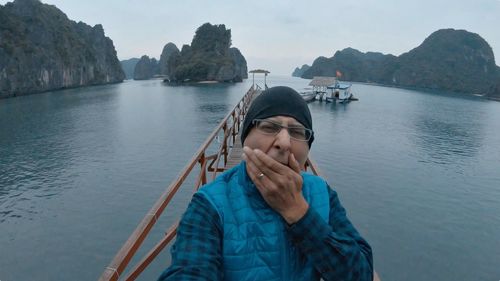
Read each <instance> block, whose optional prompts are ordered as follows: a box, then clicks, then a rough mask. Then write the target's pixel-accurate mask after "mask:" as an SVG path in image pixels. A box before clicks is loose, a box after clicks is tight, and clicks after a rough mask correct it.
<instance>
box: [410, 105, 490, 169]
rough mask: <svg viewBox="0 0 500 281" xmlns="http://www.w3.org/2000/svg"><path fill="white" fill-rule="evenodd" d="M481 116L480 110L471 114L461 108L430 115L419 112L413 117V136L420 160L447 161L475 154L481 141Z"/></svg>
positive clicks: (470, 156) (457, 161) (458, 160)
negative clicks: (419, 151) (419, 152)
mask: <svg viewBox="0 0 500 281" xmlns="http://www.w3.org/2000/svg"><path fill="white" fill-rule="evenodd" d="M436 115H438V116H436ZM483 117H484V116H483V113H482V112H481V111H480V110H476V111H474V115H472V114H468V112H467V111H464V110H463V109H461V108H456V109H454V111H453V110H444V111H443V112H441V113H439V112H436V113H434V114H432V115H431V114H428V113H427V114H421V113H419V114H418V116H417V117H416V118H414V119H413V123H414V124H413V125H414V130H415V133H414V134H413V139H414V143H415V145H416V146H417V147H419V148H420V149H421V151H422V152H423V153H422V154H421V155H420V156H421V157H423V159H420V161H421V162H432V163H436V164H451V163H459V162H460V161H462V160H463V159H464V158H472V157H475V156H476V155H477V153H478V151H479V149H480V148H481V145H482V142H483V137H484V125H483V124H482V122H481V120H483V119H484V118H483Z"/></svg>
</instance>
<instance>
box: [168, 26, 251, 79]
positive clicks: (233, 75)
mask: <svg viewBox="0 0 500 281" xmlns="http://www.w3.org/2000/svg"><path fill="white" fill-rule="evenodd" d="M230 46H231V30H230V29H226V27H225V26H224V25H223V24H221V25H211V24H210V23H205V24H203V25H202V26H200V27H199V28H198V29H197V30H196V34H195V36H194V37H193V40H192V42H191V45H190V46H189V45H184V46H183V47H182V50H181V52H180V53H175V54H173V55H172V56H171V57H170V61H169V63H168V65H169V68H170V69H169V70H170V73H169V78H170V80H171V81H176V82H184V81H219V82H239V81H242V79H245V78H248V74H247V63H246V60H245V57H243V55H242V54H241V52H240V51H239V50H238V49H237V48H231V47H230Z"/></svg>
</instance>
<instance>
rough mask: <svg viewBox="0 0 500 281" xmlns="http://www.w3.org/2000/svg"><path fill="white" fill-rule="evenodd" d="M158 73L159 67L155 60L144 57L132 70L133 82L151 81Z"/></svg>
mask: <svg viewBox="0 0 500 281" xmlns="http://www.w3.org/2000/svg"><path fill="white" fill-rule="evenodd" d="M159 73H160V65H159V63H158V61H157V60H156V59H155V58H151V59H150V58H149V57H148V56H146V55H144V56H142V57H141V59H140V60H139V61H138V62H137V64H136V65H135V69H134V80H146V79H151V78H153V77H154V76H155V75H158V74H159Z"/></svg>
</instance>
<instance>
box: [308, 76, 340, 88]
mask: <svg viewBox="0 0 500 281" xmlns="http://www.w3.org/2000/svg"><path fill="white" fill-rule="evenodd" d="M336 83H337V78H336V77H329V76H314V78H313V80H312V81H311V82H309V86H313V87H332V86H335V84H336Z"/></svg>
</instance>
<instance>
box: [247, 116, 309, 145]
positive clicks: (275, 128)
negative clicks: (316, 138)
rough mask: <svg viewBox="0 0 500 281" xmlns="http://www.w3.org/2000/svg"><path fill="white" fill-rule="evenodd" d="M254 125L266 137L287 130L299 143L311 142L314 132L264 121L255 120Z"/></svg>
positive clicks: (301, 127) (300, 127)
mask: <svg viewBox="0 0 500 281" xmlns="http://www.w3.org/2000/svg"><path fill="white" fill-rule="evenodd" d="M252 124H253V125H254V126H255V128H257V130H259V132H261V133H263V134H266V135H273V136H275V135H277V134H278V133H279V132H281V130H282V129H286V130H287V131H288V134H289V135H290V137H291V138H292V139H295V140H298V141H309V140H310V139H311V137H312V135H313V130H311V129H307V128H304V127H303V126H290V127H287V126H283V125H281V124H279V123H276V122H273V121H270V120H264V119H254V120H253V121H252Z"/></svg>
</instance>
